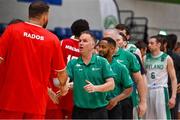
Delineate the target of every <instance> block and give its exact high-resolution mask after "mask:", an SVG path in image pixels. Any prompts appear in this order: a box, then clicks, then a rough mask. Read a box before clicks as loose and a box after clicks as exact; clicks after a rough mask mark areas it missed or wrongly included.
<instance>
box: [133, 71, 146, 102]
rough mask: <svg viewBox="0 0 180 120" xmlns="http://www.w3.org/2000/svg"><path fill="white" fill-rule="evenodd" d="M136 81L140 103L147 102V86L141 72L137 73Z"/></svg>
mask: <svg viewBox="0 0 180 120" xmlns="http://www.w3.org/2000/svg"><path fill="white" fill-rule="evenodd" d="M134 79H135V81H136V84H137V90H138V93H139V98H140V102H146V97H147V84H146V82H145V80H144V79H143V77H142V75H141V74H140V72H138V73H135V75H134Z"/></svg>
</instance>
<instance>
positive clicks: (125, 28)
mask: <svg viewBox="0 0 180 120" xmlns="http://www.w3.org/2000/svg"><path fill="white" fill-rule="evenodd" d="M115 28H116V29H118V30H125V31H126V35H130V31H129V28H128V27H127V26H126V25H125V24H117V25H116V26H115Z"/></svg>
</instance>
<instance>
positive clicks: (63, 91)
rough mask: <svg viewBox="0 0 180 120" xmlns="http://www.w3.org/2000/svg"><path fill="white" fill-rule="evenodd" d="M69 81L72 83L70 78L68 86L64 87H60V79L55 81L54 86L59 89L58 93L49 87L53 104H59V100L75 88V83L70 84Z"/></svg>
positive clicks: (49, 94)
mask: <svg viewBox="0 0 180 120" xmlns="http://www.w3.org/2000/svg"><path fill="white" fill-rule="evenodd" d="M69 81H70V79H69V78H68V80H67V82H66V84H65V85H64V86H60V82H59V80H58V78H54V79H53V84H54V86H55V87H58V88H59V90H58V91H57V92H54V91H53V90H52V89H51V88H49V87H48V88H47V91H48V96H49V97H50V99H51V100H52V101H53V103H55V104H59V99H58V98H59V97H60V96H65V95H66V94H67V93H68V90H69V89H72V88H73V82H69Z"/></svg>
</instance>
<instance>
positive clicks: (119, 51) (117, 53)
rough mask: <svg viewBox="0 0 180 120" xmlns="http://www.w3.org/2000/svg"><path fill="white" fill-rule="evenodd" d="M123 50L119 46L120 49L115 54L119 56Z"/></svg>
mask: <svg viewBox="0 0 180 120" xmlns="http://www.w3.org/2000/svg"><path fill="white" fill-rule="evenodd" d="M122 50H123V49H122V48H118V51H117V52H116V53H115V54H114V55H113V56H119V55H120V54H121V51H122Z"/></svg>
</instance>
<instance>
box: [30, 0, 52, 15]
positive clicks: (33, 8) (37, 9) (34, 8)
mask: <svg viewBox="0 0 180 120" xmlns="http://www.w3.org/2000/svg"><path fill="white" fill-rule="evenodd" d="M48 11H49V6H48V4H47V3H46V2H44V1H41V0H35V1H34V2H32V3H31V4H30V6H29V18H36V17H39V16H41V15H42V14H43V13H46V12H48Z"/></svg>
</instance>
